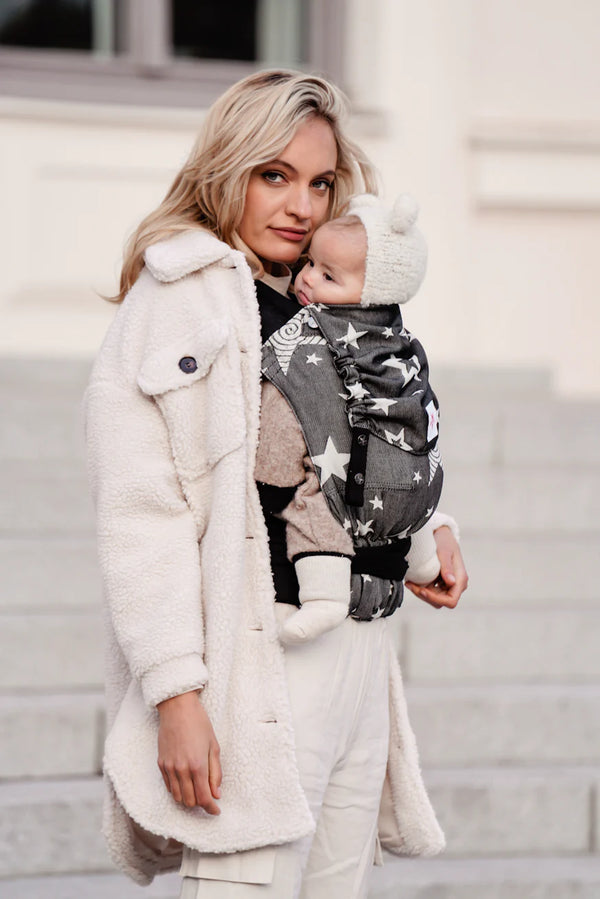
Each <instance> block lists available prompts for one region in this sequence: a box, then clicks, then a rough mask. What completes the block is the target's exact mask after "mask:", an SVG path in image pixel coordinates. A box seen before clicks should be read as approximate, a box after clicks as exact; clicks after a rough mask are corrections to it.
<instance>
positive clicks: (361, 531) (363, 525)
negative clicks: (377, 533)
mask: <svg viewBox="0 0 600 899" xmlns="http://www.w3.org/2000/svg"><path fill="white" fill-rule="evenodd" d="M373 521H374V519H373V518H370V519H369V521H357V522H356V524H357V525H358V528H357V530H356V531H355V532H354V533H355V534H356V536H357V537H366V535H367V534H372V533H373V528H372V527H371V525H372V524H373Z"/></svg>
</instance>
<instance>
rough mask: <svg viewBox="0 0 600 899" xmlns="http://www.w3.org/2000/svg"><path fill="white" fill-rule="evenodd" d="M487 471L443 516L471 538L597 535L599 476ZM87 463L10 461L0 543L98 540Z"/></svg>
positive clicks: (452, 482)
mask: <svg viewBox="0 0 600 899" xmlns="http://www.w3.org/2000/svg"><path fill="white" fill-rule="evenodd" d="M573 475H574V472H573V471H571V470H568V469H563V468H557V469H544V468H542V469H537V468H531V469H512V470H508V469H489V470H487V469H481V468H473V469H472V470H471V471H469V472H466V471H463V470H460V469H458V470H454V471H452V472H451V473H448V475H447V477H446V482H445V486H444V493H443V497H442V503H441V508H442V509H445V510H449V511H451V512H452V514H453V515H454V517H455V518H456V519H457V520H458V521H459V523H460V526H461V530H462V532H463V534H464V535H465V536H467V535H469V534H472V533H475V534H480V533H482V532H483V533H500V534H507V533H511V532H514V533H517V534H521V535H523V537H525V535H526V534H529V533H531V532H538V533H540V532H541V533H548V532H550V533H554V534H555V535H556V536H557V535H559V534H562V533H566V534H575V533H585V534H590V533H595V534H596V533H598V531H599V530H600V516H598V514H597V509H598V498H599V497H600V468H599V469H596V470H593V469H589V470H587V471H586V472H585V473H581V472H579V473H578V475H579V476H578V477H576V478H575V477H574V476H573ZM94 527H95V519H94V513H93V507H92V501H91V498H90V495H89V488H88V483H87V477H86V473H85V466H84V463H83V460H80V461H77V462H75V461H74V462H67V461H65V460H52V461H50V462H49V461H46V462H45V463H44V464H37V463H32V462H23V461H15V460H8V461H6V462H4V463H3V464H2V466H1V467H0V535H7V536H25V535H31V536H34V535H41V534H56V535H58V534H63V535H66V534H76V535H78V536H82V535H84V534H85V535H91V534H93V533H94Z"/></svg>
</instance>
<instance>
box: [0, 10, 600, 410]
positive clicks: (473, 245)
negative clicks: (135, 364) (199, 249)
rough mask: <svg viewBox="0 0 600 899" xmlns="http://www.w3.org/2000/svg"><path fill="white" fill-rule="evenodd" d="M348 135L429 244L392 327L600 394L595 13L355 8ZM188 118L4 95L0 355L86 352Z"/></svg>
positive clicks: (599, 73)
mask: <svg viewBox="0 0 600 899" xmlns="http://www.w3.org/2000/svg"><path fill="white" fill-rule="evenodd" d="M349 7H350V10H351V15H350V17H349V23H348V29H347V35H346V44H347V58H348V72H349V77H348V89H349V92H350V94H351V97H352V100H353V103H354V106H355V109H356V110H357V115H356V117H355V119H354V121H353V130H354V134H355V137H356V138H357V139H358V140H359V141H360V142H361V143H362V144H363V145H364V146H365V148H366V149H367V151H368V152H369V153H370V154H371V156H372V157H373V159H374V160H375V162H376V163H377V164H378V166H379V168H380V171H381V174H382V179H383V183H384V187H385V193H386V195H387V196H388V198H390V199H391V198H392V197H393V196H394V194H395V193H397V192H398V191H400V190H406V189H408V190H410V191H412V192H413V193H415V195H416V196H417V197H418V198H419V201H420V203H421V224H422V227H423V230H424V231H425V232H426V234H427V237H428V240H429V244H430V267H429V273H428V278H427V281H426V284H425V286H424V288H423V290H422V291H421V293H420V294H419V296H418V297H417V298H416V299H415V301H414V302H413V303H412V304H411V305H410V306H409V307H407V309H406V317H407V320H408V323H409V326H411V327H412V328H413V329H414V330H415V331H417V332H418V333H419V334H420V335H421V336H422V337H423V339H424V342H426V344H427V347H428V349H429V352H430V355H431V357H432V359H433V361H434V363H435V362H449V363H454V364H457V363H458V364H463V365H469V366H476V365H480V364H482V363H483V364H491V365H500V366H514V365H525V366H529V367H532V368H539V367H548V368H550V369H551V370H552V372H553V375H554V378H555V383H556V386H557V387H558V389H559V390H560V391H562V392H563V393H585V392H595V393H600V362H599V358H600V354H598V353H597V351H596V347H595V344H596V338H595V335H596V333H597V331H598V330H599V328H600V304H599V303H598V281H599V277H598V276H599V274H600V272H599V266H600V262H599V260H600V253H599V252H598V250H597V247H598V246H599V240H598V238H599V237H600V105H599V103H598V100H599V97H598V90H597V89H596V88H595V85H597V84H600V4H599V3H598V2H597V0H570V2H568V0H545V2H541V0H502V2H499V0H420V2H419V3H414V2H413V0H349ZM200 118H201V111H200V112H198V111H179V112H177V111H173V110H142V109H137V110H136V109H133V110H130V109H119V108H112V109H111V108H101V107H89V108H85V107H83V108H82V107H76V106H68V105H67V106H65V105H62V104H47V103H36V102H32V101H29V102H28V101H23V100H9V99H6V98H0V148H1V149H0V154H1V156H0V160H1V166H0V188H1V190H2V197H3V210H4V213H5V214H4V216H3V217H2V220H1V222H0V244H1V246H2V248H3V253H2V255H3V259H2V271H3V278H2V282H1V283H0V316H1V322H0V323H1V327H0V351H7V350H11V351H16V352H54V353H62V352H69V353H81V354H89V353H90V352H92V351H93V350H94V349H95V348H96V347H97V345H98V344H99V341H100V339H101V336H102V334H103V332H104V329H105V327H106V323H107V321H108V318H109V316H110V314H111V313H112V309H110V308H107V307H105V306H104V305H103V304H102V303H100V301H99V300H96V299H95V295H94V290H97V291H100V292H103V291H108V292H110V291H111V290H113V289H114V286H115V278H116V273H117V271H118V261H119V255H120V251H121V247H122V243H123V239H124V237H125V235H126V234H127V233H128V232H129V231H130V230H131V228H132V227H133V226H134V225H135V223H136V221H137V220H139V218H140V217H141V216H142V215H143V214H144V212H146V211H147V210H148V209H150V208H152V206H153V205H154V204H155V203H156V202H157V200H158V199H159V198H160V196H161V195H162V193H163V192H164V190H165V188H166V186H167V185H168V183H169V180H170V178H171V177H172V175H173V173H174V172H175V171H176V169H177V167H178V165H179V164H180V163H181V161H182V159H183V158H184V156H185V154H186V153H187V150H188V148H189V145H190V144H191V141H192V139H193V135H194V133H195V130H196V128H197V125H198V123H199V121H200Z"/></svg>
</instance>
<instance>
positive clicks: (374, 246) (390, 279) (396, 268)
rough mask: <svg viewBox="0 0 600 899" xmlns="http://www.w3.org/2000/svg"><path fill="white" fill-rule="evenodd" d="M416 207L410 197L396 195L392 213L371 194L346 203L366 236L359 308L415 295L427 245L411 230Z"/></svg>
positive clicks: (421, 237)
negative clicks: (363, 281)
mask: <svg viewBox="0 0 600 899" xmlns="http://www.w3.org/2000/svg"><path fill="white" fill-rule="evenodd" d="M418 214H419V207H418V204H417V201H416V200H415V199H414V198H413V197H411V196H410V194H400V196H399V197H398V198H397V199H396V202H395V203H394V205H393V207H392V209H391V210H390V209H388V208H386V207H385V206H384V205H383V203H382V202H381V200H380V199H379V198H378V197H376V196H374V195H373V194H359V195H357V196H356V197H353V198H352V199H351V200H350V205H349V207H348V215H356V216H357V217H358V218H359V219H360V220H361V222H362V224H363V225H364V228H365V231H366V232H367V261H366V270H365V283H364V287H363V291H362V296H361V300H360V305H361V306H376V305H380V306H381V305H384V304H388V303H406V302H408V300H410V299H411V298H412V297H414V295H415V294H416V292H417V290H418V289H419V287H420V286H421V282H422V281H423V278H424V277H425V269H426V268H427V244H426V243H425V238H424V237H423V235H422V234H421V232H420V231H419V229H418V228H416V227H415V222H416V220H417V215H418Z"/></svg>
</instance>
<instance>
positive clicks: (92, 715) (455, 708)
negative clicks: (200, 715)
mask: <svg viewBox="0 0 600 899" xmlns="http://www.w3.org/2000/svg"><path fill="white" fill-rule="evenodd" d="M406 695H407V702H408V708H409V715H410V719H411V722H412V725H413V727H414V730H415V733H416V735H417V744H418V746H419V750H420V757H421V761H422V763H423V764H424V765H425V766H428V767H436V766H443V767H457V768H460V767H465V766H472V767H474V768H481V767H489V766H494V765H500V766H506V765H513V766H521V767H522V766H526V765H531V766H536V765H540V764H542V765H552V766H554V765H565V764H566V765H585V764H587V765H593V764H600V685H597V684H594V685H564V684H558V685H556V684H544V685H537V684H536V685H533V684H518V685H513V684H511V685H506V684H505V685H495V684H494V685H485V686H456V685H454V686H415V685H411V684H408V685H407V688H406ZM557 722H560V727H557ZM103 740H104V697H103V694H102V693H100V692H91V693H61V694H49V695H48V694H34V695H17V696H14V695H11V696H0V776H1V777H2V778H4V779H9V778H13V779H14V778H28V777H29V778H49V777H68V776H71V775H85V776H92V775H94V774H97V773H98V772H99V771H100V766H101V758H102V746H103Z"/></svg>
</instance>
